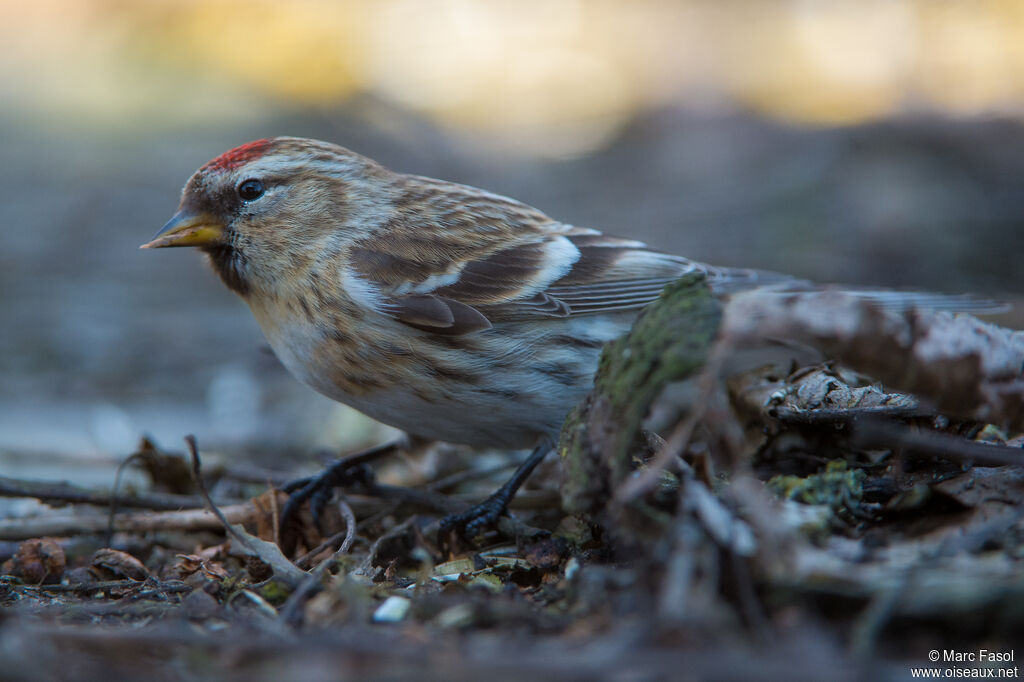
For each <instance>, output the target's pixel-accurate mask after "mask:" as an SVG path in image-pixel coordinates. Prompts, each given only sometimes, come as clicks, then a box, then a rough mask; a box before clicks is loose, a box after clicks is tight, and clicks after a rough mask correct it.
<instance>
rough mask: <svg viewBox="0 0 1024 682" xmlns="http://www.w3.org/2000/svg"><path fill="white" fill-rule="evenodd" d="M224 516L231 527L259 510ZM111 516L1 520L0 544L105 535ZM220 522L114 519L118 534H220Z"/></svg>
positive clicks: (227, 510)
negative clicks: (49, 537)
mask: <svg viewBox="0 0 1024 682" xmlns="http://www.w3.org/2000/svg"><path fill="white" fill-rule="evenodd" d="M221 512H222V513H223V514H224V517H225V518H226V519H227V520H228V522H229V523H232V524H234V523H243V522H245V521H248V520H250V519H252V518H253V516H254V515H255V514H256V507H255V506H254V505H253V504H252V503H251V502H243V503H240V504H233V505H230V506H227V507H223V508H222V509H221ZM108 524H109V517H108V516H107V514H81V513H77V514H63V513H62V514H44V515H40V516H29V517H25V518H17V519H2V520H0V540H25V539H28V538H38V537H42V536H44V535H53V536H65V535H83V534H86V533H103V532H105V531H106V530H107V528H108ZM220 527H221V523H220V521H218V520H217V517H216V516H214V515H213V514H212V513H211V512H209V511H207V510H206V509H183V510H181V511H174V512H139V513H135V514H124V513H122V514H120V515H118V516H117V517H116V518H115V519H114V532H116V533H149V532H152V531H158V530H177V531H197V530H217V529H219V528H220Z"/></svg>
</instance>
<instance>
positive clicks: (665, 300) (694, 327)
mask: <svg viewBox="0 0 1024 682" xmlns="http://www.w3.org/2000/svg"><path fill="white" fill-rule="evenodd" d="M721 317H722V312H721V306H720V304H719V302H718V301H717V300H716V298H715V297H714V296H713V295H712V293H711V290H710V288H709V287H708V285H707V282H706V281H705V278H704V276H703V275H702V274H700V273H692V274H690V275H687V276H685V277H682V278H680V279H679V280H677V281H675V282H673V283H672V284H670V285H668V286H667V287H666V288H665V290H664V291H663V292H662V294H661V297H660V298H659V299H658V300H657V301H655V302H654V303H652V304H651V305H649V306H648V307H647V308H645V309H644V310H643V311H642V312H641V313H640V315H639V317H638V318H637V321H636V323H635V324H634V325H633V328H632V330H631V331H630V332H629V333H628V334H626V335H625V336H623V337H622V338H620V339H618V340H617V341H614V342H612V343H610V344H608V345H607V346H605V349H604V352H603V353H602V354H601V361H600V365H599V367H598V371H597V375H596V377H595V379H594V390H593V391H592V393H591V394H590V395H589V396H588V397H587V399H586V400H585V401H584V402H583V403H581V404H580V405H579V406H578V407H577V408H576V409H575V410H573V412H572V413H570V415H569V417H568V418H567V419H566V421H565V424H564V425H563V429H562V437H561V442H560V444H559V453H560V454H561V455H562V457H563V459H564V461H565V472H566V483H565V485H564V486H563V502H564V504H565V508H566V510H567V511H570V512H573V513H584V512H585V511H587V510H590V509H593V508H594V506H595V505H597V504H601V503H602V502H603V501H607V495H608V492H609V489H610V487H612V486H615V485H617V484H618V483H619V482H621V481H622V480H623V479H624V478H625V477H626V476H628V475H629V474H630V472H631V471H632V470H633V462H632V461H631V454H632V451H633V450H634V449H635V446H637V445H638V438H639V435H640V428H641V425H642V423H643V420H644V417H645V416H646V415H647V412H648V410H649V409H650V406H651V403H652V402H653V401H654V400H655V399H656V398H657V397H658V396H659V395H660V394H661V392H662V390H663V389H664V388H665V386H666V384H668V383H670V382H674V381H681V380H683V379H687V378H690V377H692V376H694V375H695V374H696V373H697V372H698V371H699V370H700V369H701V368H702V367H703V366H704V364H705V363H706V362H707V358H708V354H709V353H710V351H711V347H712V344H713V342H714V340H715V337H716V335H717V333H718V327H719V324H720V322H721Z"/></svg>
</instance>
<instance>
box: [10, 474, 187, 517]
mask: <svg viewBox="0 0 1024 682" xmlns="http://www.w3.org/2000/svg"><path fill="white" fill-rule="evenodd" d="M0 497H34V498H35V499H37V500H40V501H42V502H58V503H60V502H63V503H72V504H95V505H97V506H101V507H109V506H110V505H111V504H112V503H113V502H114V501H116V503H117V505H118V506H120V507H132V508H135V509H163V510H171V509H197V508H200V507H202V506H203V501H202V499H201V498H198V497H195V496H194V495H173V494H170V493H137V494H134V495H115V494H113V493H109V492H106V491H101V490H91V489H89V488H82V487H79V486H76V485H73V484H71V483H66V482H60V483H44V482H40V481H22V480H19V479H16V478H10V477H7V476H0Z"/></svg>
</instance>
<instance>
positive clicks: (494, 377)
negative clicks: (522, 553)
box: [146, 137, 946, 448]
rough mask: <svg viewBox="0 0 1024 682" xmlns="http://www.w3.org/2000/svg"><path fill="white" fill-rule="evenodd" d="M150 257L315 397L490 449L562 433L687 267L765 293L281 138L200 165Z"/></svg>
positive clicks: (728, 286) (727, 274)
mask: <svg viewBox="0 0 1024 682" xmlns="http://www.w3.org/2000/svg"><path fill="white" fill-rule="evenodd" d="M146 246H148V247H161V246H198V247H199V248H201V249H202V250H203V251H205V252H206V253H207V254H208V256H209V258H210V262H211V263H212V264H213V267H214V269H215V270H216V271H217V272H218V273H219V274H220V276H221V278H222V279H223V280H224V283H225V284H226V285H227V286H228V287H230V288H231V289H232V290H233V291H235V292H236V293H238V294H239V295H240V296H241V297H242V298H243V299H245V301H246V302H247V303H248V304H249V306H250V307H251V309H252V311H253V314H254V315H255V316H256V319H257V320H258V321H259V323H260V326H261V327H262V328H263V331H264V332H265V334H266V336H267V339H268V340H269V341H270V344H271V346H272V347H273V348H274V350H275V352H276V353H277V355H278V357H279V358H280V359H281V361H282V362H283V363H284V364H285V366H286V367H287V368H288V369H289V370H290V371H291V372H292V373H293V374H294V375H295V376H296V377H298V378H299V379H300V380H302V381H304V382H305V383H307V384H309V385H310V386H312V387H313V388H315V389H316V390H318V391H320V392H322V393H324V394H325V395H328V396H330V397H331V398H334V399H335V400H338V401H341V402H344V403H347V404H349V405H352V406H353V407H355V408H356V409H358V410H360V411H362V412H364V413H366V414H367V415H369V416H371V417H374V418H375V419H378V420H380V421H382V422H385V423H387V424H391V425H393V426H397V427H399V428H401V429H403V430H405V431H408V432H410V433H412V434H414V435H419V436H423V437H427V438H433V439H439V440H445V441H451V442H457V443H467V444H470V445H474V446H488V447H502V448H524V447H530V446H533V445H535V444H536V443H537V442H538V441H539V440H540V439H543V438H545V437H550V436H552V435H554V434H555V433H557V430H558V428H559V425H560V423H561V421H562V419H563V417H564V416H565V414H566V413H567V412H568V411H569V409H570V408H571V407H572V406H573V405H574V404H575V403H576V401H577V400H578V399H579V398H580V397H581V396H582V395H583V393H584V392H586V390H587V389H588V387H589V385H590V383H591V380H592V376H593V372H594V370H595V368H596V366H597V360H598V355H599V353H600V348H601V345H602V344H603V343H604V342H606V341H609V340H611V339H614V338H616V337H617V336H619V335H621V334H622V333H623V332H624V331H625V330H626V329H627V328H628V327H629V325H630V323H631V321H632V320H633V318H634V317H635V315H636V313H637V311H638V310H639V309H640V308H642V307H643V306H645V305H647V304H648V303H650V302H651V301H653V300H654V299H655V298H657V296H658V294H659V292H660V291H661V289H662V288H663V287H664V286H665V284H667V283H668V282H670V281H672V280H673V279H675V278H677V277H679V276H681V275H682V274H684V273H687V272H690V271H694V270H698V271H701V272H703V273H705V274H706V275H707V278H708V281H709V282H710V284H711V286H712V287H713V288H714V289H715V290H716V291H718V292H729V291H732V290H735V289H738V288H747V287H751V286H756V285H759V284H762V283H764V281H765V276H764V275H759V274H758V273H755V272H753V271H748V270H733V269H723V268H716V267H712V266H708V265H703V264H700V263H696V262H694V261H691V260H688V259H686V258H682V257H680V256H674V255H669V254H665V253H659V252H657V251H653V250H651V249H648V248H647V247H646V246H645V245H644V244H642V243H640V242H637V241H633V240H628V239H619V238H616V237H611V236H608V235H604V234H602V233H600V232H598V231H596V230H592V229H589V228H582V227H575V226H572V225H567V224H565V223H561V222H558V221H557V220H554V219H552V218H550V217H548V216H547V215H545V214H544V213H542V212H541V211H539V210H537V209H535V208H532V207H530V206H527V205H525V204H523V203H521V202H518V201H515V200H514V199H509V198H507V197H502V196H498V195H496V194H492V193H490V192H487V191H484V190H481V189H477V188H474V187H468V186H465V185H458V184H454V183H450V182H444V181H442V180H435V179H431V178H425V177H418V176H413V175H405V174H401V173H395V172H393V171H390V170H388V169H386V168H384V167H382V166H380V165H379V164H377V163H376V162H374V161H372V160H370V159H367V158H365V157H362V156H359V155H358V154H355V153H353V152H351V151H348V150H347V149H343V148H341V147H338V146H336V145H333V144H330V143H326V142H318V141H315V140H307V139H300V138H289V137H280V138H275V139H273V140H258V141H256V142H252V143H249V144H247V145H242V146H241V147H238V148H236V149H233V150H231V151H229V152H227V153H225V154H223V155H221V156H220V157H217V158H216V159H214V160H213V161H211V162H209V163H208V164H206V165H205V166H203V167H202V168H200V169H199V170H198V171H197V172H196V173H195V174H194V175H193V176H192V177H191V178H190V179H189V181H188V183H187V185H186V186H185V190H184V192H183V195H182V200H181V206H180V208H179V211H178V213H177V214H176V215H175V217H174V218H172V219H171V221H170V222H169V223H168V224H167V225H166V226H165V228H164V230H163V231H162V232H161V234H160V235H159V236H158V237H157V238H156V239H155V240H153V241H152V242H150V243H149V244H147V245H146ZM768 279H769V280H771V281H773V282H775V283H778V282H780V281H781V282H783V283H784V285H785V286H792V285H794V284H798V283H795V281H794V280H787V279H785V278H782V277H780V276H768ZM865 295H869V296H871V297H873V298H876V299H878V300H880V301H882V302H883V303H885V302H890V303H895V304H897V305H904V304H907V303H925V304H927V305H933V306H934V305H939V306H942V305H944V303H943V301H945V300H946V299H943V298H942V297H938V298H934V297H933V298H929V297H928V296H927V295H916V298H915V297H914V296H915V295H903V294H885V293H878V292H874V293H867V294H865Z"/></svg>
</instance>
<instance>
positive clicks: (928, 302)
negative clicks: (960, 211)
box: [707, 268, 1012, 315]
mask: <svg viewBox="0 0 1024 682" xmlns="http://www.w3.org/2000/svg"><path fill="white" fill-rule="evenodd" d="M707 274H708V280H709V282H710V284H711V288H712V289H713V290H714V291H715V292H716V293H719V294H725V295H728V294H734V293H738V292H741V291H749V290H750V289H761V288H763V289H766V290H771V291H775V292H778V293H780V294H787V293H795V292H801V291H820V290H822V289H832V290H835V291H841V292H842V293H844V294H848V295H850V296H856V297H857V298H862V299H865V300H868V301H871V302H872V303H874V304H875V305H877V306H879V307H880V308H882V309H884V310H889V311H894V312H899V311H905V310H910V309H917V310H935V311H944V312H955V313H970V314H972V315H995V314H999V313H1005V312H1007V311H1008V310H1010V309H1011V308H1012V306H1011V305H1010V304H1008V303H1005V302H1002V301H995V300H991V299H986V298H978V297H975V296H972V295H970V294H939V293H935V292H931V291H899V290H895V289H871V288H866V287H845V286H834V285H828V286H824V285H820V284H815V283H814V282H810V281H807V280H802V279H796V278H794V277H789V276H787V275H782V274H779V273H776V272H770V271H766V270H747V269H743V268H710V269H709V270H708V273H707Z"/></svg>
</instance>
